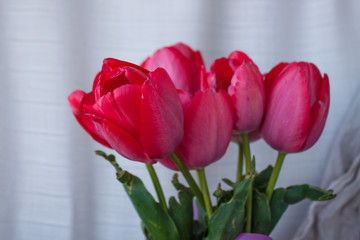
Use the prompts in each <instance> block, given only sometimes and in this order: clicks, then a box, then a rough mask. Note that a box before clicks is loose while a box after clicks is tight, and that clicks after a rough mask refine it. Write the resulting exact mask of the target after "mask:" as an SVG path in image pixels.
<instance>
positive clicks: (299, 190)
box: [269, 184, 336, 234]
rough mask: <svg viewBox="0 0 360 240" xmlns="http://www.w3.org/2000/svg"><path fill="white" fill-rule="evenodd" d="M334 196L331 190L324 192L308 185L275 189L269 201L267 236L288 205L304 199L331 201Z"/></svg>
mask: <svg viewBox="0 0 360 240" xmlns="http://www.w3.org/2000/svg"><path fill="white" fill-rule="evenodd" d="M335 196H336V195H334V194H333V191H332V190H324V189H321V188H318V187H314V186H310V185H308V184H302V185H295V186H290V187H287V188H286V189H284V188H278V189H276V190H275V191H274V192H273V194H272V197H271V201H270V211H271V227H270V232H269V234H270V233H271V231H272V230H273V229H274V228H275V226H276V224H277V223H278V221H279V220H280V218H281V216H282V215H283V213H284V212H285V210H286V209H287V207H288V205H290V204H295V203H298V202H300V201H302V200H304V199H309V200H312V201H326V200H330V199H333V198H334V197H335Z"/></svg>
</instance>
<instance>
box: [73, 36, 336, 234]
mask: <svg viewBox="0 0 360 240" xmlns="http://www.w3.org/2000/svg"><path fill="white" fill-rule="evenodd" d="M68 100H69V103H70V107H71V109H72V112H73V114H74V115H75V117H76V119H77V121H78V122H79V123H80V125H81V126H82V127H83V128H84V129H85V130H86V131H87V132H88V133H89V134H90V135H91V136H92V137H93V139H95V140H96V141H97V142H99V143H101V144H102V145H104V146H106V147H108V148H112V149H114V150H115V151H116V152H118V153H119V154H120V155H122V156H123V157H125V158H127V159H129V160H133V161H138V162H142V163H145V165H146V168H147V169H148V171H149V174H150V176H151V179H152V181H153V184H154V187H155V190H156V193H157V200H158V201H156V200H155V198H154V197H153V196H152V195H151V194H150V193H149V191H148V190H147V189H146V187H145V186H144V184H143V183H142V181H141V180H140V178H138V177H136V176H135V175H132V174H131V173H129V172H128V171H125V170H123V169H122V168H121V167H120V166H119V164H118V163H117V162H116V160H115V156H114V155H106V154H105V153H104V152H102V151H96V153H97V154H98V155H100V156H102V157H104V158H105V159H106V160H108V161H109V162H110V163H111V164H112V165H113V166H114V167H115V169H116V176H117V179H118V180H119V181H120V182H121V183H122V184H123V185H124V189H125V191H126V193H127V194H128V196H129V198H130V200H131V202H132V203H133V205H134V207H135V209H136V211H137V213H138V215H139V217H140V218H141V220H142V229H143V232H144V234H145V237H146V239H154V240H168V239H208V240H215V239H216V240H217V239H229V240H234V239H242V240H246V239H253V240H255V239H263V240H266V239H271V238H269V237H268V235H269V234H270V233H271V231H272V230H273V229H274V227H275V226H276V224H277V223H278V221H279V219H280V218H281V216H282V214H283V213H284V211H285V210H286V209H287V207H288V205H290V204H295V203H297V202H299V201H301V200H303V199H305V198H306V199H310V200H314V201H324V200H329V199H332V198H333V197H334V196H335V195H334V194H333V193H332V191H331V190H328V191H327V190H322V189H320V188H317V187H314V186H310V185H307V184H302V185H296V186H290V187H287V188H277V189H274V187H275V184H276V181H277V178H278V175H279V172H280V169H281V166H282V164H283V161H284V158H285V156H286V155H287V154H289V153H296V152H300V151H304V150H307V149H309V148H310V147H311V146H313V145H314V144H315V142H316V141H317V140H318V138H319V137H320V135H321V133H322V130H323V128H324V125H325V121H326V117H327V114H328V109H329V80H328V77H327V75H326V74H325V75H324V76H322V75H321V73H320V71H319V70H318V68H317V67H316V66H315V65H314V64H311V63H306V62H292V63H280V64H278V65H277V66H275V67H274V68H273V69H272V70H271V71H270V72H269V73H266V74H261V72H260V71H259V68H258V67H257V65H256V64H255V63H254V62H253V61H252V60H251V59H250V58H249V57H248V56H247V55H246V54H245V53H243V52H240V51H234V52H232V53H231V54H230V55H229V56H228V57H227V58H225V57H223V58H219V59H216V60H215V61H214V62H213V63H212V64H211V67H210V70H209V71H207V70H206V67H205V64H204V61H203V58H202V56H201V54H200V52H199V51H193V50H192V49H191V48H190V47H189V46H187V45H185V44H182V43H178V44H176V45H173V46H169V47H164V48H162V49H159V50H157V51H156V52H155V53H154V54H153V55H152V56H150V57H148V58H147V59H146V60H145V61H144V62H143V63H142V64H141V66H138V65H135V64H132V63H128V62H124V61H120V60H116V59H111V58H108V59H105V60H104V63H103V66H102V69H101V71H100V72H99V73H98V74H97V75H96V77H95V80H94V83H93V87H92V91H91V92H89V93H85V92H84V91H81V90H77V91H74V92H73V93H71V94H70V95H69V97H68ZM261 137H262V138H263V139H264V140H265V141H266V142H267V143H268V144H269V145H270V146H271V147H272V148H274V149H275V150H277V151H278V158H277V160H276V162H275V165H274V167H273V166H269V167H267V168H266V169H264V170H262V171H257V170H256V166H255V156H254V155H252V153H251V151H250V142H252V141H256V140H258V139H259V138H261ZM231 140H232V141H234V142H236V143H237V144H238V146H239V155H238V157H237V159H238V164H237V168H236V169H237V170H236V171H237V172H236V178H235V179H227V178H224V179H223V182H224V184H226V185H228V187H227V188H226V189H223V188H222V187H221V185H220V183H219V185H218V187H217V189H216V190H215V191H214V192H213V196H214V197H215V198H216V203H214V202H213V201H212V199H211V198H210V194H209V190H208V187H207V182H206V177H205V170H204V169H205V167H206V166H208V165H210V164H211V163H213V162H215V161H218V160H220V159H221V157H222V156H223V155H224V154H225V152H226V150H227V148H228V146H229V143H230V141H231ZM157 162H159V163H160V164H162V165H164V166H166V167H167V168H169V169H171V170H174V171H180V172H181V174H182V175H183V176H184V178H185V180H186V182H187V185H185V184H184V183H180V182H179V180H178V177H177V176H178V175H177V173H175V174H174V177H173V179H172V184H173V185H174V187H175V188H176V190H177V191H178V200H177V199H176V198H175V197H171V198H170V199H169V201H168V202H167V201H166V200H165V197H164V194H163V191H162V188H161V185H160V182H159V180H158V178H157V175H156V172H155V169H154V167H153V164H155V163H157ZM243 166H245V169H244V167H243ZM190 170H195V171H196V173H197V175H198V181H195V180H194V178H193V176H192V175H191V173H190Z"/></svg>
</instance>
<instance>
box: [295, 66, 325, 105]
mask: <svg viewBox="0 0 360 240" xmlns="http://www.w3.org/2000/svg"><path fill="white" fill-rule="evenodd" d="M298 65H299V66H300V67H301V69H303V71H304V73H305V78H306V80H307V81H308V88H309V92H310V107H312V106H313V105H314V103H315V102H316V101H317V99H318V94H319V92H320V88H321V83H322V81H323V80H322V77H321V73H320V71H319V69H318V68H317V67H316V66H315V65H314V64H312V63H306V62H299V63H298Z"/></svg>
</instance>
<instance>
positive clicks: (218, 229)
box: [207, 176, 254, 240]
mask: <svg viewBox="0 0 360 240" xmlns="http://www.w3.org/2000/svg"><path fill="white" fill-rule="evenodd" d="M253 179H254V178H253V177H252V176H251V177H250V178H248V179H244V180H242V181H241V182H239V183H236V184H235V186H234V195H233V197H232V198H231V199H230V201H228V202H226V203H223V204H221V205H220V207H219V208H218V209H216V211H215V212H214V214H213V216H212V217H211V219H210V220H209V235H208V238H207V239H208V240H218V239H221V240H234V239H235V238H236V237H237V236H239V234H240V233H241V232H242V225H243V220H244V215H245V202H246V199H247V195H248V190H249V186H250V184H251V183H252V181H253Z"/></svg>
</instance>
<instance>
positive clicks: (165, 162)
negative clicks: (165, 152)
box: [159, 157, 179, 171]
mask: <svg viewBox="0 0 360 240" xmlns="http://www.w3.org/2000/svg"><path fill="white" fill-rule="evenodd" d="M159 163H161V164H162V165H164V166H165V167H167V168H169V169H171V170H173V171H179V169H178V168H177V166H176V165H175V163H174V162H173V160H172V159H171V158H170V157H167V158H165V159H160V160H159Z"/></svg>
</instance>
